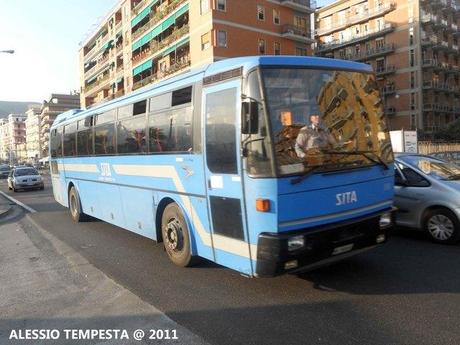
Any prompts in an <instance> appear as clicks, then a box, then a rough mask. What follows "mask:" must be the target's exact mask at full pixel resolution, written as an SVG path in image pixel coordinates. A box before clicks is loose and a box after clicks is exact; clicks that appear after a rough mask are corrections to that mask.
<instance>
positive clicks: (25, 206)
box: [0, 191, 37, 213]
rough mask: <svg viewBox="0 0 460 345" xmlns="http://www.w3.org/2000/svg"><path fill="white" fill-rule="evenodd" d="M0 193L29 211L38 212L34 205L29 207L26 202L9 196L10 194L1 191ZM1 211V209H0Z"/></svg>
mask: <svg viewBox="0 0 460 345" xmlns="http://www.w3.org/2000/svg"><path fill="white" fill-rule="evenodd" d="M0 195H2V196H3V197H4V198H5V199H8V200H9V201H11V202H14V203H15V204H16V205H18V206H20V207H22V208H23V209H25V210H26V211H29V212H30V213H35V212H37V211H36V210H34V209H33V208H32V207H29V206H27V205H26V204H24V203H22V202H20V201H19V200H17V199H15V198H13V197H11V196H9V195H8V194H6V193H4V192H2V191H0ZM0 212H1V211H0Z"/></svg>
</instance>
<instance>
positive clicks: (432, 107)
mask: <svg viewBox="0 0 460 345" xmlns="http://www.w3.org/2000/svg"><path fill="white" fill-rule="evenodd" d="M423 111H432V112H444V111H445V110H444V107H443V106H442V105H440V104H435V103H423Z"/></svg>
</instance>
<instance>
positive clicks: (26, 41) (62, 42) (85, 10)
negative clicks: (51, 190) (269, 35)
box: [0, 0, 332, 102]
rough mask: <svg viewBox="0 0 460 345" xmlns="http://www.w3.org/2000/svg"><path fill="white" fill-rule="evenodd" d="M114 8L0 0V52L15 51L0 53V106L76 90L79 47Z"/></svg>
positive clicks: (101, 3) (102, 0) (323, 0)
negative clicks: (12, 51)
mask: <svg viewBox="0 0 460 345" xmlns="http://www.w3.org/2000/svg"><path fill="white" fill-rule="evenodd" d="M241 1H242V0H241ZM331 2H332V0H317V6H324V5H325V4H328V3H331ZM116 3H117V0H0V50H8V49H14V50H15V53H14V54H12V55H10V54H4V53H0V101H28V102H30V101H34V102H42V101H43V100H46V99H48V98H49V96H50V94H51V93H69V92H70V91H72V90H79V88H80V80H79V61H78V59H79V57H78V50H79V43H80V42H81V41H83V40H84V38H85V37H86V35H87V34H88V33H89V32H90V31H91V28H93V29H94V26H95V24H97V23H98V22H100V20H101V19H102V18H103V17H105V16H106V15H107V14H108V12H109V11H110V10H111V9H112V8H113V6H115V4H116Z"/></svg>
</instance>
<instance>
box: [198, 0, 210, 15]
mask: <svg viewBox="0 0 460 345" xmlns="http://www.w3.org/2000/svg"><path fill="white" fill-rule="evenodd" d="M208 11H209V0H200V13H201V14H205V13H207V12H208Z"/></svg>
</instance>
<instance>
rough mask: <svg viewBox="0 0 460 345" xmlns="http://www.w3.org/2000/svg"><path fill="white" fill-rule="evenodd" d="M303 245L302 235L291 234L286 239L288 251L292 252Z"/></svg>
mask: <svg viewBox="0 0 460 345" xmlns="http://www.w3.org/2000/svg"><path fill="white" fill-rule="evenodd" d="M304 246H305V238H304V237H303V235H299V236H292V237H290V238H289V239H288V251H290V252H293V251H295V250H297V249H300V248H302V247H304Z"/></svg>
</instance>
